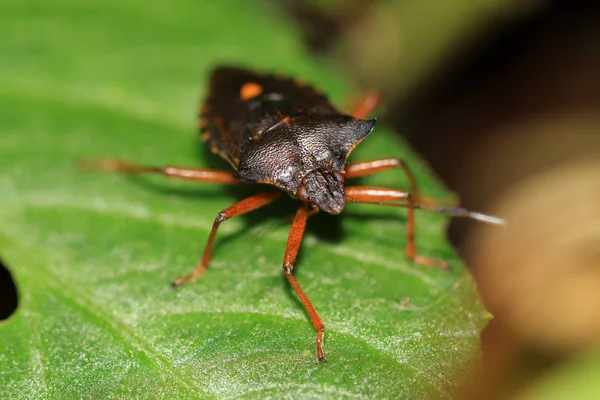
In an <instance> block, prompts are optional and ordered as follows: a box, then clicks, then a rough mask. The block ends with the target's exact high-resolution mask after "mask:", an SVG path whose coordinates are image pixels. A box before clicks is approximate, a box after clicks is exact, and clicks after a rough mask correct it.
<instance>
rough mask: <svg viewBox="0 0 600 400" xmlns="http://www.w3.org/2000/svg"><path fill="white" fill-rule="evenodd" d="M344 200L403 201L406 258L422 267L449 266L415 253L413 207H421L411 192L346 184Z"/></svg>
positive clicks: (364, 202) (384, 203) (371, 201)
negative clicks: (405, 220)
mask: <svg viewBox="0 0 600 400" xmlns="http://www.w3.org/2000/svg"><path fill="white" fill-rule="evenodd" d="M346 200H347V201H348V202H350V203H363V204H377V205H387V204H386V202H392V201H394V202H397V201H405V202H406V203H405V204H402V205H401V206H403V207H406V208H408V224H407V239H406V258H408V259H409V260H412V261H414V262H415V263H416V264H418V265H421V266H424V267H437V268H441V269H444V270H447V269H448V268H449V266H448V263H447V262H446V261H443V260H434V259H431V258H427V257H423V256H421V255H419V254H417V251H416V248H415V208H421V207H420V205H419V204H417V203H416V202H415V200H414V196H413V194H412V193H409V192H406V191H404V190H399V189H388V188H380V187H375V186H348V187H346Z"/></svg>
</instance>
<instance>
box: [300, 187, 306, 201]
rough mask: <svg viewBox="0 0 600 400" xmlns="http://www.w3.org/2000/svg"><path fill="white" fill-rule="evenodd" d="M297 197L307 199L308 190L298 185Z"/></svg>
mask: <svg viewBox="0 0 600 400" xmlns="http://www.w3.org/2000/svg"><path fill="white" fill-rule="evenodd" d="M298 199H300V200H302V201H308V190H306V188H305V187H304V186H300V188H299V189H298Z"/></svg>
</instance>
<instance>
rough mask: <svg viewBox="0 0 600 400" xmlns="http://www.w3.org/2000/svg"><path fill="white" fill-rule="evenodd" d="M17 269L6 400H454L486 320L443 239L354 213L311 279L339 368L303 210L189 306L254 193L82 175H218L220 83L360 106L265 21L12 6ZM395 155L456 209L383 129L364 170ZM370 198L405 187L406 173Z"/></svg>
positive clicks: (10, 153) (323, 223) (7, 232)
mask: <svg viewBox="0 0 600 400" xmlns="http://www.w3.org/2000/svg"><path fill="white" fill-rule="evenodd" d="M0 33H1V35H0V57H1V59H2V60H3V62H2V63H1V64H0V72H1V74H0V88H1V89H0V120H1V121H2V124H1V129H2V133H1V134H0V193H1V196H0V256H1V257H2V259H3V261H4V262H5V263H6V264H7V266H8V268H9V269H10V271H11V273H12V275H13V277H14V279H15V281H16V283H17V287H18V290H19V295H20V298H19V308H18V310H17V312H16V313H15V314H14V315H13V316H12V317H11V318H9V319H8V320H7V321H3V322H0V338H1V340H0V397H1V398H41V397H43V398H75V397H82V396H85V397H93V398H115V397H117V398H123V397H133V398H147V397H179V398H230V397H246V398H256V397H260V398H264V397H273V398H298V397H303V398H323V397H336V398H367V397H388V398H425V397H427V396H430V395H435V396H438V397H442V398H448V397H449V396H450V395H451V393H452V390H453V389H455V388H456V386H457V385H458V384H459V383H460V382H461V380H462V377H464V373H465V371H466V368H467V366H468V363H469V362H470V361H471V360H472V359H473V357H475V356H476V355H477V352H478V347H479V338H478V336H479V332H480V330H481V329H482V327H483V326H484V324H485V322H486V320H487V318H488V314H487V313H486V311H485V310H484V308H483V307H482V305H481V303H480V300H479V297H478V295H477V293H476V290H475V287H474V285H473V283H472V281H471V278H470V276H469V275H468V273H467V272H466V270H465V268H464V267H463V266H462V265H461V263H460V261H459V260H458V259H457V257H456V255H455V254H454V252H453V251H452V249H451V248H450V246H449V245H448V244H447V242H446V240H445V237H444V233H443V232H444V226H445V224H446V223H447V219H446V218H445V217H444V216H440V215H434V214H427V213H419V214H418V216H417V218H418V224H419V225H418V248H419V249H420V251H421V252H422V253H423V254H426V255H428V256H431V257H436V258H444V259H446V260H448V261H450V263H451V265H452V268H453V269H452V272H450V273H444V272H441V271H439V270H434V269H423V268H419V267H416V266H414V265H412V264H411V263H409V262H408V261H407V260H406V259H405V258H404V252H403V247H404V244H405V240H406V237H405V222H406V219H405V210H402V209H393V208H380V209H378V208H377V207H372V206H359V205H357V206H353V205H351V206H348V207H347V210H346V211H345V212H344V214H343V215H342V216H340V217H331V216H322V215H318V216H316V217H313V218H312V219H311V220H310V221H309V227H308V231H307V234H306V236H305V240H304V242H303V245H302V250H301V255H300V258H299V260H298V263H297V269H296V276H297V278H298V280H299V282H300V284H301V285H302V286H303V287H304V289H305V291H306V292H307V294H308V296H309V297H310V298H311V300H312V301H313V303H314V304H315V306H316V308H317V310H318V311H319V313H320V315H321V317H322V318H323V320H324V322H325V324H326V337H325V351H326V355H327V359H328V361H329V363H328V364H326V365H320V364H317V363H315V354H314V330H313V328H312V326H311V324H310V322H309V320H308V318H307V315H306V314H305V312H304V310H303V308H302V306H301V304H300V303H299V301H298V300H297V299H296V297H295V295H294V294H293V290H292V289H291V288H290V287H289V286H288V285H287V284H286V281H285V278H284V277H283V273H282V269H281V262H282V258H283V251H284V248H285V242H286V239H287V233H288V229H289V224H290V222H291V216H292V215H293V211H294V207H295V205H294V202H293V201H292V200H289V199H285V200H280V201H278V202H277V203H276V204H275V205H273V206H271V207H269V208H267V209H265V210H260V211H257V212H255V213H253V214H251V215H249V216H248V217H247V218H238V219H234V220H231V221H227V222H226V223H225V224H223V225H222V229H221V231H220V232H219V236H218V238H217V245H216V248H215V251H214V253H213V254H214V257H213V260H214V261H213V262H212V264H211V268H210V269H209V270H208V271H207V272H206V273H205V274H204V275H203V276H202V277H201V279H199V280H198V281H196V282H194V283H190V284H187V285H185V286H183V287H181V288H180V289H179V290H177V291H174V290H173V289H172V288H171V287H170V282H171V281H172V280H173V279H174V278H177V277H179V276H181V275H183V274H185V273H187V272H189V270H190V269H191V268H192V267H193V266H194V265H195V263H196V262H197V260H198V259H199V257H200V255H201V251H202V249H203V247H204V243H205V241H206V238H207V236H208V233H209V230H210V228H211V226H212V222H213V219H214V217H215V216H216V214H217V212H218V211H219V210H221V209H223V208H225V207H227V206H229V205H231V204H233V203H234V202H235V201H236V199H238V198H240V197H242V196H243V195H244V194H247V193H248V189H246V188H242V189H232V188H224V187H221V186H218V185H210V184H194V183H190V182H178V181H168V180H165V179H163V178H161V177H142V178H140V179H137V178H127V177H124V176H120V175H117V174H108V173H82V172H80V171H77V169H76V168H75V167H74V166H75V163H76V160H78V159H80V158H98V157H106V156H111V157H122V158H126V159H129V160H132V161H136V162H142V163H146V164H152V165H164V164H173V165H183V166H196V167H197V166H207V167H215V166H222V165H223V164H222V163H221V162H220V161H219V160H216V159H214V158H213V157H210V156H209V155H208V154H207V152H206V151H205V150H204V149H203V148H202V147H201V145H200V143H199V140H198V133H197V132H196V128H195V124H196V122H195V120H194V118H195V114H196V112H197V107H198V100H199V98H200V97H201V96H202V95H203V93H204V90H205V87H206V83H207V75H208V73H209V71H210V70H211V69H212V68H213V67H214V66H216V65H220V64H234V65H244V66H248V67H252V68H257V69H262V70H274V71H279V72H286V73H288V74H291V75H293V76H298V77H301V78H302V79H303V80H305V81H309V82H312V83H314V84H316V85H318V86H319V87H321V88H323V89H324V90H325V91H326V92H327V93H330V94H331V95H332V97H333V98H334V100H336V101H337V103H338V104H340V106H342V105H343V96H344V95H347V94H350V93H351V88H350V87H348V86H347V82H346V81H345V80H344V79H343V77H341V76H339V75H338V74H336V73H335V71H333V70H332V69H331V68H328V67H326V66H323V65H322V63H319V62H318V61H317V60H314V59H312V58H311V57H310V56H308V55H307V54H306V52H305V50H304V49H303V47H302V45H301V43H300V42H299V40H298V39H297V37H296V32H295V31H294V28H293V26H290V24H289V21H287V20H285V19H284V18H283V17H282V16H281V15H279V14H277V13H275V12H273V10H272V9H270V8H268V7H267V6H266V5H265V4H263V3H259V2H257V3H250V2H234V1H218V2H211V1H191V0H190V1H183V0H182V1H178V2H173V3H167V2H157V3H154V2H142V1H121V0H119V1H116V0H112V1H104V2H101V3H97V4H95V5H94V6H90V5H86V4H84V2H78V1H68V0H61V1H55V2H51V3H48V2H44V1H41V0H31V1H23V2H13V3H10V2H4V3H2V5H0ZM383 156H399V157H403V158H405V159H407V160H408V161H409V162H410V164H411V165H412V166H413V167H414V169H415V171H416V175H417V176H418V179H419V182H420V184H421V186H422V187H423V192H424V193H425V194H427V195H429V196H434V197H436V196H437V197H447V196H448V194H447V193H445V191H444V189H443V188H442V187H441V186H440V185H439V184H438V183H437V182H436V180H435V178H433V177H432V176H431V175H430V174H429V172H428V170H427V168H426V167H425V166H424V165H423V164H422V163H421V162H420V161H419V159H418V158H417V157H416V156H414V155H413V154H412V153H411V152H410V150H409V149H408V148H407V147H406V145H404V144H403V143H401V142H400V141H399V140H398V139H397V137H396V136H395V135H393V134H391V133H390V132H387V131H386V130H385V128H384V127H382V126H378V127H377V128H376V130H375V131H374V132H373V133H372V134H371V135H370V137H369V138H367V139H366V140H365V141H364V142H363V143H362V144H361V145H360V146H359V147H358V148H357V149H356V150H355V152H354V153H353V159H354V160H358V159H370V158H377V157H383ZM363 182H364V183H365V184H377V185H382V186H384V185H391V186H394V187H406V181H405V179H404V178H403V176H402V174H401V173H400V172H393V171H391V172H386V173H382V174H381V175H379V176H376V177H373V178H372V179H371V178H369V179H365V180H364V181H363Z"/></svg>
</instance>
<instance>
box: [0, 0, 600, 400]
mask: <svg viewBox="0 0 600 400" xmlns="http://www.w3.org/2000/svg"><path fill="white" fill-rule="evenodd" d="M257 7H263V8H265V12H267V10H269V12H273V13H274V15H277V18H285V19H287V20H288V21H289V23H292V24H295V25H296V28H297V30H298V33H299V34H300V35H302V36H303V38H304V41H305V43H306V46H307V48H309V49H310V51H311V52H313V53H315V54H317V55H318V56H319V59H320V60H321V61H322V62H324V63H329V64H331V65H333V66H334V67H335V68H336V69H337V70H339V71H340V73H341V74H343V75H345V76H347V77H348V78H349V79H350V80H352V81H353V82H354V85H355V87H357V88H360V89H362V90H380V91H381V92H382V93H383V94H384V98H385V105H384V108H383V110H382V112H381V113H379V117H380V118H381V121H383V123H385V124H388V125H391V126H393V127H395V129H394V130H395V131H396V132H398V133H399V134H401V135H402V136H403V137H405V138H406V139H407V140H408V141H409V142H410V143H411V144H412V146H414V148H415V149H416V151H417V152H418V153H420V154H421V155H422V156H423V157H424V158H425V159H426V160H427V162H428V163H429V164H430V166H431V168H432V170H433V171H434V172H435V173H436V174H437V175H438V176H439V177H440V179H441V180H442V181H443V182H444V183H445V184H446V185H447V186H448V187H449V188H450V189H451V190H453V191H454V192H456V193H457V194H458V197H459V198H460V199H461V204H462V206H464V207H465V208H469V209H473V210H476V211H482V212H487V213H490V214H493V215H498V216H501V217H503V218H505V219H506V220H507V221H508V225H507V227H506V228H505V229H497V228H489V227H486V226H482V225H481V224H476V223H469V222H468V221H467V222H465V221H453V222H452V224H451V225H450V227H449V231H448V236H449V238H450V240H451V241H452V243H453V244H454V245H455V247H456V249H457V250H458V251H459V253H460V254H461V256H462V257H463V258H464V259H465V261H466V263H467V265H468V266H469V268H470V269H471V270H472V273H473V275H474V276H475V278H476V281H477V284H478V287H479V290H480V293H481V295H482V297H483V300H484V302H485V304H486V307H487V308H488V310H490V312H491V313H492V314H493V315H494V319H493V320H492V322H491V323H490V324H489V326H488V327H487V329H486V330H485V332H484V334H483V338H482V348H483V360H482V363H481V365H477V366H474V368H473V376H472V379H471V385H470V386H469V387H466V388H465V389H464V393H463V396H464V397H465V398H469V399H504V398H515V399H530V398H531V399H533V398H536V399H537V398H539V399H554V398H555V399H571V398H577V399H583V398H588V399H600V387H599V384H598V379H597V377H598V376H600V375H599V374H600V343H599V342H600V2H598V1H549V0H548V1H543V0H537V1H536V0H531V1H522V0H485V1H484V0H474V1H436V0H421V1H414V0H327V1H322V0H321V1H316V0H310V1H309V0H285V1H270V2H269V1H263V2H257ZM0 282H2V287H1V290H0V293H1V294H2V296H3V297H4V298H5V299H6V300H3V301H2V302H1V303H2V305H3V307H2V310H0V314H1V315H0V318H4V317H5V316H7V315H9V314H10V313H11V312H12V310H14V307H16V295H15V289H14V285H12V283H11V280H10V279H9V278H8V272H7V270H6V269H5V268H4V267H2V266H1V265H0Z"/></svg>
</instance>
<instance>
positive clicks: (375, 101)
mask: <svg viewBox="0 0 600 400" xmlns="http://www.w3.org/2000/svg"><path fill="white" fill-rule="evenodd" d="M379 104H381V93H379V92H370V93H367V94H366V95H364V96H363V97H362V99H361V101H360V102H359V103H358V104H356V105H355V106H354V108H353V109H352V111H351V112H350V115H352V116H353V117H354V118H358V119H365V118H367V117H368V116H369V114H371V113H372V112H373V110H375V109H376V108H377V107H378V106H379Z"/></svg>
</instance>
